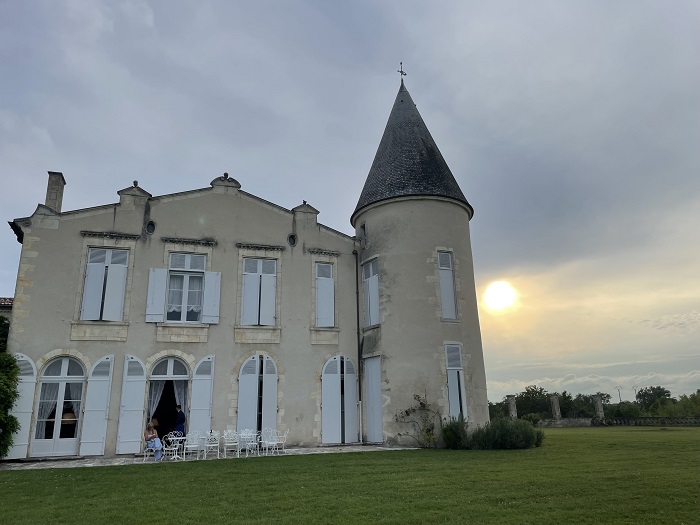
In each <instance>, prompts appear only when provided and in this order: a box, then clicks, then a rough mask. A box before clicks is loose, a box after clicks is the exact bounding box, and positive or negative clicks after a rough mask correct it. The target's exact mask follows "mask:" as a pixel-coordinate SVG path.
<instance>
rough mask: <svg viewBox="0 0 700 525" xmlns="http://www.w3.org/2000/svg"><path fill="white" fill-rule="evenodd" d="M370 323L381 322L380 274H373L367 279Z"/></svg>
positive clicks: (372, 324) (371, 324) (370, 324)
mask: <svg viewBox="0 0 700 525" xmlns="http://www.w3.org/2000/svg"><path fill="white" fill-rule="evenodd" d="M367 284H368V291H369V293H368V296H369V297H368V309H369V325H368V326H374V325H375V324H379V276H378V275H376V274H375V275H373V276H372V277H370V278H369V279H368V280H367Z"/></svg>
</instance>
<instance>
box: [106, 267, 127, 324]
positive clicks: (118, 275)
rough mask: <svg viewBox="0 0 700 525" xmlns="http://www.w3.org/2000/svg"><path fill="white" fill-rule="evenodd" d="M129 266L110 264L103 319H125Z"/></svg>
mask: <svg viewBox="0 0 700 525" xmlns="http://www.w3.org/2000/svg"><path fill="white" fill-rule="evenodd" d="M127 272H128V267H127V266H122V265H120V264H110V265H109V266H108V268H107V284H106V285H105V304H104V308H103V309H102V320H103V321H122V320H123V319H124V294H125V292H126V274H127Z"/></svg>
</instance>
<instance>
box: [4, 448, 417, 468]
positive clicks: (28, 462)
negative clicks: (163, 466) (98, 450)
mask: <svg viewBox="0 0 700 525" xmlns="http://www.w3.org/2000/svg"><path fill="white" fill-rule="evenodd" d="M387 450H411V448H408V447H391V446H386V445H347V446H337V447H332V446H331V447H314V448H288V449H286V450H285V452H284V453H282V452H280V456H301V455H305V454H343V453H346V452H379V451H387ZM256 458H257V456H250V457H249V458H246V457H245V456H244V455H242V456H241V457H240V458H236V457H229V458H227V459H229V460H231V459H233V460H237V461H240V460H244V459H249V460H251V461H254V460H255V459H256ZM222 459H223V458H222ZM187 461H197V460H194V459H193V460H187ZM201 461H211V459H209V460H201ZM152 463H154V461H153V458H152V457H149V458H148V459H147V460H146V461H145V462H144V461H143V456H142V455H140V454H138V455H135V456H121V457H116V458H104V457H99V456H90V457H78V458H75V457H71V458H46V459H37V458H32V459H23V460H14V461H2V462H0V470H36V469H45V468H76V467H109V466H112V465H148V464H152ZM163 463H171V462H170V461H166V460H163Z"/></svg>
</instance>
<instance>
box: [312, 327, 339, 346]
mask: <svg viewBox="0 0 700 525" xmlns="http://www.w3.org/2000/svg"><path fill="white" fill-rule="evenodd" d="M309 331H310V332H311V344H312V345H337V344H338V341H339V338H340V328H336V327H314V326H312V327H311V328H310V329H309Z"/></svg>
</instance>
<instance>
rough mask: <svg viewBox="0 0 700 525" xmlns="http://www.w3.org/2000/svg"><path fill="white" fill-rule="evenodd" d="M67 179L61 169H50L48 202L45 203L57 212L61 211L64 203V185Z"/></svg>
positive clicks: (47, 190)
mask: <svg viewBox="0 0 700 525" xmlns="http://www.w3.org/2000/svg"><path fill="white" fill-rule="evenodd" d="M65 185H66V179H64V178H63V173H61V172H60V171H49V184H48V186H47V187H46V202H44V204H45V205H46V206H48V207H49V208H51V209H52V210H53V211H55V212H57V213H61V206H62V205H63V187H64V186H65Z"/></svg>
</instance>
